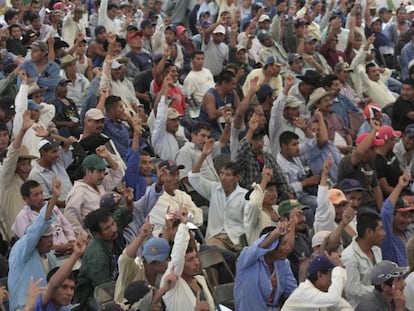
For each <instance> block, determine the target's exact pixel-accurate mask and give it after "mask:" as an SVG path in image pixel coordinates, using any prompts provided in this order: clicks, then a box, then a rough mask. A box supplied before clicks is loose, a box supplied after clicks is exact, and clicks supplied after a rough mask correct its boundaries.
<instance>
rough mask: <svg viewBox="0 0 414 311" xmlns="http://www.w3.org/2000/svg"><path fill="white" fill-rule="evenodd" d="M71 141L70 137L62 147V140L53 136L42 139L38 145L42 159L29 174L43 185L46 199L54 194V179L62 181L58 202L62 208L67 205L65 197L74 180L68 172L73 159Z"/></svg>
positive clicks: (30, 177)
mask: <svg viewBox="0 0 414 311" xmlns="http://www.w3.org/2000/svg"><path fill="white" fill-rule="evenodd" d="M72 138H73V137H72ZM71 142H73V140H72V139H68V142H67V143H65V145H64V146H63V147H61V145H62V142H60V141H56V140H54V139H53V138H50V137H47V138H44V139H42V140H41V141H40V142H39V146H38V148H39V153H40V159H39V160H38V161H36V162H35V163H34V165H33V168H32V170H31V172H30V174H29V179H33V180H36V181H37V182H38V183H39V184H40V185H41V186H42V189H43V191H44V193H45V198H46V200H48V199H49V198H50V197H51V196H52V193H53V179H55V178H57V179H59V180H60V181H61V183H62V190H61V196H60V198H59V200H58V202H57V206H58V207H61V208H64V207H65V199H66V197H67V196H68V193H69V191H70V190H71V189H72V182H71V181H70V178H69V175H68V173H67V172H66V169H67V168H68V167H69V165H70V164H71V163H72V161H73V158H72V151H70V150H69V147H70V145H71Z"/></svg>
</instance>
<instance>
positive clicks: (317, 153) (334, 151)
mask: <svg viewBox="0 0 414 311" xmlns="http://www.w3.org/2000/svg"><path fill="white" fill-rule="evenodd" d="M328 156H331V157H332V160H333V165H332V168H331V170H330V171H329V178H330V179H331V181H333V182H334V183H336V178H337V176H338V167H339V162H341V153H340V152H339V150H338V148H337V147H336V146H335V144H334V143H333V142H332V141H330V140H328V143H327V144H326V145H325V146H323V147H318V145H317V142H316V140H315V142H314V143H313V144H312V147H310V148H309V149H308V152H307V153H305V158H306V163H308V165H309V168H310V170H311V171H312V173H313V174H314V175H320V174H321V172H322V169H323V164H324V163H325V160H326V159H327V157H328Z"/></svg>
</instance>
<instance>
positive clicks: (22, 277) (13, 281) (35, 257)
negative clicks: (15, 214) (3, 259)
mask: <svg viewBox="0 0 414 311" xmlns="http://www.w3.org/2000/svg"><path fill="white" fill-rule="evenodd" d="M46 210H47V203H46V204H45V205H44V206H43V207H42V209H41V210H40V213H39V216H37V217H36V218H35V220H34V221H33V223H32V224H31V225H30V226H29V227H28V228H27V232H26V234H25V235H24V236H23V237H22V238H21V239H20V240H18V241H17V242H16V244H14V246H13V248H12V249H11V252H10V258H9V265H10V266H9V275H8V281H7V286H8V289H9V293H10V310H16V309H17V308H24V306H25V305H26V295H27V290H28V289H29V283H30V277H31V276H32V275H33V279H34V280H35V281H37V280H38V279H40V278H42V282H41V283H40V284H39V286H46V285H47V283H46V275H47V273H48V272H49V271H45V269H44V268H43V263H42V257H41V256H40V254H39V252H38V250H37V248H36V246H37V244H38V243H39V240H40V238H41V237H42V234H43V232H45V231H46V230H47V228H48V227H49V226H50V225H51V224H52V222H53V221H55V220H56V219H55V218H54V216H52V217H51V218H50V219H49V220H47V221H46V220H45V215H46ZM46 256H47V259H48V261H49V266H50V269H53V268H54V267H56V266H57V261H56V257H55V255H53V254H51V253H48V254H47V255H46Z"/></svg>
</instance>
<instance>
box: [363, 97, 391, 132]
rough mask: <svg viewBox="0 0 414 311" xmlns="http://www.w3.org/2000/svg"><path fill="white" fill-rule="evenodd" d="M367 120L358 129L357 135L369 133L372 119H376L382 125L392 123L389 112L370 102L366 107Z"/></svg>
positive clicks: (365, 115)
mask: <svg viewBox="0 0 414 311" xmlns="http://www.w3.org/2000/svg"><path fill="white" fill-rule="evenodd" d="M364 117H365V121H364V122H363V123H362V124H361V126H360V127H359V129H358V132H357V135H360V134H362V133H368V132H369V131H370V130H371V120H376V121H378V122H379V124H380V125H391V119H390V117H389V116H388V114H386V113H383V112H382V110H381V108H380V106H378V105H377V104H374V103H370V104H368V105H366V106H365V108H364Z"/></svg>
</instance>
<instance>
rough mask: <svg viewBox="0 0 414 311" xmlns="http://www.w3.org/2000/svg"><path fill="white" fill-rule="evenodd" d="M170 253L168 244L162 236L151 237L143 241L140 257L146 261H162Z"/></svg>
mask: <svg viewBox="0 0 414 311" xmlns="http://www.w3.org/2000/svg"><path fill="white" fill-rule="evenodd" d="M169 255H170V244H168V242H167V240H165V239H163V238H155V237H154V238H151V239H149V240H148V241H146V242H145V244H144V247H143V250H142V257H144V259H145V261H146V262H148V263H152V262H154V261H157V262H163V261H165V260H166V259H167V258H168V256H169Z"/></svg>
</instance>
